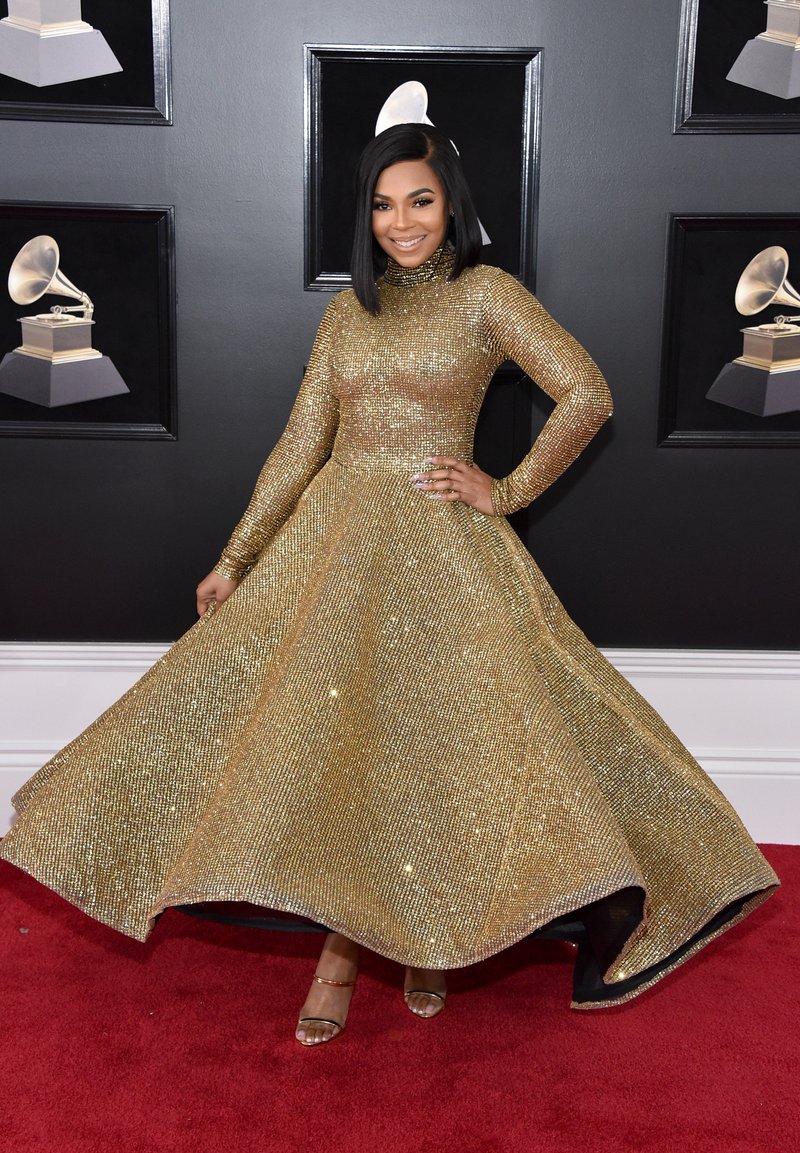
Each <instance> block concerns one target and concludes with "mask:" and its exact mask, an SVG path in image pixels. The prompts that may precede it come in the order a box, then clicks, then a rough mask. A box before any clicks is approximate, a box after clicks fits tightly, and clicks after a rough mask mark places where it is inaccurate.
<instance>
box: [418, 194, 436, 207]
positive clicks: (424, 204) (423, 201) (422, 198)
mask: <svg viewBox="0 0 800 1153" xmlns="http://www.w3.org/2000/svg"><path fill="white" fill-rule="evenodd" d="M429 204H433V201H432V200H429V199H428V198H427V197H426V196H420V198H419V200H415V201H414V205H415V207H419V208H427V206H428V205H429Z"/></svg>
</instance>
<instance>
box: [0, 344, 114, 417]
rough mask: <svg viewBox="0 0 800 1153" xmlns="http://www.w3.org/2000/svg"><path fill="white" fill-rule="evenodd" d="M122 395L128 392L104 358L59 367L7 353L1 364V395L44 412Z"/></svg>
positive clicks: (107, 360)
mask: <svg viewBox="0 0 800 1153" xmlns="http://www.w3.org/2000/svg"><path fill="white" fill-rule="evenodd" d="M125 392H130V389H129V388H128V386H127V384H126V383H125V381H124V380H123V379H122V377H121V376H120V374H119V373H118V372H117V370H116V368H115V367H114V364H113V362H112V361H111V360H110V359H109V357H107V356H101V357H99V358H97V359H92V360H79V361H70V362H67V363H60V364H59V363H58V362H55V363H53V362H51V361H49V360H44V359H42V358H41V357H38V356H25V354H24V353H19V352H9V353H6V355H5V356H4V357H3V361H2V363H0V393H5V395H6V396H15V397H17V398H18V399H19V400H27V401H29V402H30V403H31V404H39V405H42V407H44V408H59V407H60V406H61V405H64V404H82V403H83V402H84V401H86V400H101V399H102V398H103V397H106V396H121V395H122V394H123V393H125Z"/></svg>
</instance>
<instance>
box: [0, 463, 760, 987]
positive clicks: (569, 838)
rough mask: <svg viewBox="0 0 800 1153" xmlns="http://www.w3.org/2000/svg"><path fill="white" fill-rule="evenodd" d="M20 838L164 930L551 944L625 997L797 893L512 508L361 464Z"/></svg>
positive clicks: (433, 949) (418, 956)
mask: <svg viewBox="0 0 800 1153" xmlns="http://www.w3.org/2000/svg"><path fill="white" fill-rule="evenodd" d="M15 802H16V804H17V807H18V808H19V809H20V811H21V813H22V816H21V818H20V820H19V821H18V822H17V824H16V825H15V826H14V828H13V829H12V830H11V832H10V833H9V834H8V835H7V836H6V838H5V839H4V841H3V842H2V844H0V856H2V857H4V858H5V859H7V860H9V861H11V862H13V863H14V864H16V865H18V866H19V867H20V868H22V869H24V870H26V871H28V872H29V873H31V874H32V875H33V876H35V877H37V878H38V879H39V880H40V881H41V882H43V883H44V884H45V885H47V886H49V887H50V888H52V889H54V890H55V891H57V892H58V893H60V894H61V895H63V896H64V897H65V898H66V899H68V900H70V901H72V902H74V904H76V905H77V906H79V907H80V908H81V909H83V910H84V911H85V912H87V913H88V914H90V915H91V916H93V917H95V918H97V919H98V920H100V921H102V922H104V923H106V924H108V925H111V926H113V927H114V928H115V929H118V930H119V931H121V932H123V933H126V934H128V935H130V936H132V937H135V938H137V939H139V940H144V939H145V938H146V937H147V935H148V934H149V932H150V931H151V929H152V926H153V924H154V920H155V918H156V917H157V916H158V914H159V913H160V912H162V911H163V910H164V909H166V908H167V907H169V906H173V905H185V904H191V903H196V902H207V901H249V902H253V903H254V904H257V905H262V906H265V907H268V908H272V909H280V910H286V911H289V912H293V913H300V914H303V915H306V916H308V917H311V918H313V919H314V920H315V921H319V922H321V923H323V924H325V925H327V926H328V927H330V928H332V929H337V930H339V931H341V932H343V933H345V934H346V935H347V936H348V937H350V938H352V939H354V940H356V941H358V942H360V943H362V944H364V945H366V946H368V947H370V948H372V949H374V950H376V951H378V952H379V953H382V954H384V955H386V956H388V957H391V958H393V959H395V960H397V961H400V962H402V963H405V964H410V965H414V966H419V967H424V968H450V967H456V966H463V965H467V964H470V963H473V962H476V961H479V960H481V959H482V958H485V957H487V956H489V955H491V954H493V953H495V952H497V951H499V950H500V949H503V948H504V947H506V946H508V945H510V944H512V943H514V942H515V941H518V940H520V939H521V938H522V937H524V936H526V935H528V934H530V933H532V932H537V931H544V932H548V931H549V932H561V933H562V934H563V935H565V936H572V937H574V939H575V940H576V942H577V943H578V944H579V945H580V956H579V961H578V964H577V966H576V980H575V993H574V1000H573V1004H575V1005H576V1006H579V1007H580V1006H591V1005H595V1004H597V1005H600V1004H613V1003H617V1002H619V1001H621V1000H625V999H627V998H628V997H630V996H633V995H635V993H637V992H639V991H641V989H642V988H645V987H647V985H649V984H652V983H653V981H655V980H657V979H658V978H659V977H660V976H662V975H663V974H664V973H665V972H667V971H668V970H669V969H671V968H674V967H675V965H676V964H677V963H679V962H680V961H681V960H683V959H685V958H686V957H687V956H690V955H691V954H692V953H693V952H694V951H696V949H697V948H699V947H700V946H701V945H702V944H703V943H705V941H706V940H708V939H710V938H711V937H712V936H714V935H716V934H717V933H719V932H720V931H722V930H723V929H724V928H726V927H728V926H729V925H730V924H733V923H734V922H735V921H736V920H739V919H740V918H741V917H742V916H744V915H745V914H746V913H747V912H749V911H750V910H751V909H752V908H753V907H754V906H755V905H756V904H758V903H759V902H760V901H762V900H763V899H764V898H765V897H766V896H768V895H769V893H770V892H771V891H772V889H773V888H774V886H775V885H776V884H777V878H776V877H775V874H774V873H773V871H772V869H771V868H770V866H769V865H768V864H767V862H766V861H765V859H764V858H763V856H762V855H761V853H760V852H759V851H758V849H757V847H756V846H755V845H754V844H753V842H752V840H751V838H750V837H749V836H748V834H747V832H746V830H745V829H744V827H743V825H742V823H741V821H740V820H739V818H738V817H737V815H736V813H735V812H734V811H733V809H732V808H731V806H730V805H729V804H728V802H727V801H726V800H725V798H724V797H723V795H722V793H721V792H720V791H719V789H718V788H717V787H716V786H715V785H714V784H713V782H712V781H711V780H710V778H709V777H708V776H707V775H706V774H705V773H704V772H703V770H702V769H701V768H700V766H699V765H698V764H697V763H696V762H695V761H694V759H693V758H692V757H691V755H690V754H689V753H688V751H687V750H686V749H685V748H684V746H683V745H682V744H681V743H680V741H679V740H678V739H677V737H676V736H675V735H674V734H673V733H672V732H671V730H670V729H669V728H668V727H667V725H666V724H665V723H664V721H663V720H662V719H661V718H660V717H659V716H658V714H657V713H656V712H655V711H654V710H653V709H652V708H651V707H650V706H649V705H648V704H647V703H646V702H645V701H644V700H643V698H642V697H641V696H640V695H639V694H638V693H637V692H636V691H635V690H634V689H633V688H632V686H631V685H630V684H629V683H628V682H627V681H626V680H625V679H624V678H623V677H622V676H621V675H620V674H619V673H618V672H617V671H616V670H615V669H614V668H613V666H612V665H610V664H609V662H608V661H607V660H606V659H605V658H604V657H603V656H602V655H601V654H600V653H599V652H598V651H597V649H595V648H594V647H593V646H592V645H591V644H590V643H589V641H588V640H587V639H586V637H585V636H584V635H583V633H582V632H581V631H580V630H579V629H578V628H577V627H576V625H575V624H574V623H573V622H572V621H571V620H570V618H569V617H568V615H567V614H566V612H565V611H564V609H563V607H562V605H561V604H560V603H559V601H558V599H557V598H556V596H555V594H554V593H553V591H552V590H551V588H550V587H549V585H548V584H547V582H546V581H545V579H544V578H543V576H542V574H541V572H540V571H539V569H538V567H537V566H536V564H535V562H534V561H533V559H532V558H531V556H530V554H529V553H528V551H527V550H526V549H525V547H524V546H523V545H522V543H521V541H520V540H519V538H518V537H517V535H516V533H515V532H514V531H513V529H512V528H511V527H510V525H509V524H508V523H507V521H506V520H505V519H503V518H496V517H490V516H485V515H483V514H482V513H480V512H478V511H477V510H475V509H473V508H470V507H469V506H467V505H464V504H462V503H460V502H437V501H433V500H431V499H429V498H427V497H425V496H423V495H422V494H420V493H419V492H417V491H415V490H413V489H412V488H411V487H410V485H409V484H408V478H407V474H406V473H402V474H400V473H398V472H391V471H385V472H384V471H379V470H365V471H359V470H356V469H354V468H352V467H349V466H347V465H345V464H344V463H342V462H340V461H338V460H337V459H335V458H332V459H330V460H329V461H328V462H327V464H326V465H325V466H324V467H323V468H322V469H321V470H320V472H319V473H318V474H317V475H316V476H315V477H314V479H313V480H312V482H311V484H310V485H309V486H308V488H307V489H306V490H305V491H304V493H303V495H302V496H301V498H300V500H299V502H298V504H297V506H296V508H295V510H294V512H293V513H292V515H291V516H290V517H289V519H288V520H287V521H286V522H285V523H284V525H283V526H282V528H281V529H280V530H279V531H278V533H277V534H276V535H275V536H274V537H273V539H272V540H271V542H270V543H269V545H268V546H267V547H266V548H265V549H264V550H263V552H262V554H261V556H260V558H259V559H258V561H257V563H256V564H255V566H254V567H253V569H252V570H251V571H250V573H249V574H248V575H247V576H246V577H245V578H244V580H243V581H242V582H241V584H240V586H239V587H238V589H237V590H236V592H235V593H234V594H233V596H231V597H230V598H229V599H228V601H226V602H225V603H224V604H223V605H222V606H220V608H219V609H217V610H216V611H215V612H213V613H211V614H209V615H208V616H206V617H205V618H204V619H202V620H200V621H198V622H197V623H196V624H195V625H194V626H193V627H192V628H191V629H189V631H188V632H187V633H185V634H184V636H182V637H181V638H180V639H179V640H178V641H177V643H176V644H174V645H173V646H172V647H171V648H170V649H169V651H168V652H167V653H166V654H165V655H164V656H163V657H162V658H161V659H160V660H159V661H157V662H156V664H155V665H154V666H153V667H152V668H151V669H150V670H149V671H148V672H147V673H146V674H145V675H144V676H143V677H142V678H141V680H139V681H138V682H137V683H136V684H135V685H134V686H133V687H132V688H131V689H130V690H129V691H128V692H127V693H126V694H125V695H124V696H123V697H122V698H121V699H120V700H119V701H117V702H116V703H115V704H114V705H112V706H111V708H109V709H108V710H107V711H106V712H105V713H104V714H103V715H102V716H100V717H99V718H98V719H97V720H96V721H95V722H94V723H93V724H92V725H91V726H90V727H89V728H88V729H86V730H85V731H84V732H83V733H82V734H81V735H80V736H78V737H77V738H76V739H75V740H74V741H72V742H71V743H70V744H69V745H67V746H66V747H65V748H64V749H62V750H61V751H60V752H59V753H58V754H57V755H56V756H55V757H53V758H52V759H51V760H50V761H49V762H48V763H47V764H46V765H45V766H44V767H43V768H42V769H40V770H39V772H38V773H36V774H35V775H34V776H33V777H32V778H31V780H30V781H29V782H28V783H27V784H26V785H25V786H24V787H23V788H22V789H21V790H20V792H19V793H18V794H17V797H16V798H15Z"/></svg>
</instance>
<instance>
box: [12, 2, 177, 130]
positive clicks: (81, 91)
mask: <svg viewBox="0 0 800 1153" xmlns="http://www.w3.org/2000/svg"><path fill="white" fill-rule="evenodd" d="M0 16H2V19H0V118H5V119H12V120H72V121H94V122H99V123H107V124H125V123H130V124H171V123H172V91H171V57H170V25H169V0H124V2H122V0H115V2H112V3H109V2H108V0H0ZM76 17H77V19H76ZM59 21H62V22H61V23H59ZM81 25H83V27H82V26H81Z"/></svg>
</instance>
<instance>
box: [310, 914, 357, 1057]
mask: <svg viewBox="0 0 800 1153" xmlns="http://www.w3.org/2000/svg"><path fill="white" fill-rule="evenodd" d="M357 972H358V945H356V944H355V943H354V942H353V941H350V940H348V938H347V937H343V936H342V934H341V933H329V934H328V936H327V937H326V939H325V944H324V945H323V947H322V952H321V954H320V958H319V961H318V962H317V971H316V973H315V975H314V979H313V981H312V982H311V988H310V989H309V991H308V996H307V997H306V999H305V1004H304V1005H303V1008H302V1009H301V1010H300V1019H299V1021H298V1022H297V1029H296V1030H295V1037H296V1038H297V1040H298V1041H299V1042H300V1044H301V1045H321V1044H323V1043H324V1042H325V1041H332V1040H333V1039H334V1037H338V1036H339V1034H340V1033H341V1031H342V1029H344V1026H345V1021H346V1020H347V1011H348V1009H349V1008H350V998H351V997H352V995H353V986H354V985H355V983H356V974H357Z"/></svg>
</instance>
